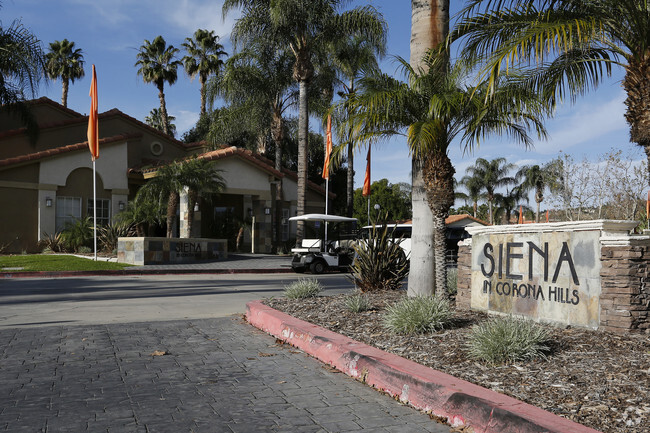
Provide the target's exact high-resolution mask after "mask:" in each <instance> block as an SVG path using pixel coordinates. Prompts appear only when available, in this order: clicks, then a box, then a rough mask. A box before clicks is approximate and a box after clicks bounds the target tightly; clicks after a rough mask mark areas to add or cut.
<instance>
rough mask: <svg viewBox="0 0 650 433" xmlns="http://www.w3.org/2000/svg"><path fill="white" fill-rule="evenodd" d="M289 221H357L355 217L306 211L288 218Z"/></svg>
mask: <svg viewBox="0 0 650 433" xmlns="http://www.w3.org/2000/svg"><path fill="white" fill-rule="evenodd" d="M289 221H324V222H330V223H331V222H336V223H339V222H346V221H350V222H352V221H357V219H356V218H349V217H344V216H338V215H325V214H323V213H308V214H305V215H298V216H295V217H291V218H289Z"/></svg>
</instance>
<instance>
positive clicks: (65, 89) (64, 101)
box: [61, 78, 70, 107]
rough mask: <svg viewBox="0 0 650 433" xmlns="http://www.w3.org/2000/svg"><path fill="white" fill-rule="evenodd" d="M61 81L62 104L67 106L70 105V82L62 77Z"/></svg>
mask: <svg viewBox="0 0 650 433" xmlns="http://www.w3.org/2000/svg"><path fill="white" fill-rule="evenodd" d="M61 81H62V86H61V88H62V89H61V105H63V106H64V107H67V106H68V89H69V87H70V82H69V81H68V80H67V79H65V78H62V79H61Z"/></svg>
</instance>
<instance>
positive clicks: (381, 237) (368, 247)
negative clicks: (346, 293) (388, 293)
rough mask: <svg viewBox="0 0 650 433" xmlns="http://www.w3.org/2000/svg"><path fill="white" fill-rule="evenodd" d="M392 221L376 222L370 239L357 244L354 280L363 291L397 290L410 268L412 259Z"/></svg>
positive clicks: (352, 278) (352, 275) (352, 267)
mask: <svg viewBox="0 0 650 433" xmlns="http://www.w3.org/2000/svg"><path fill="white" fill-rule="evenodd" d="M392 234H393V229H389V227H388V225H386V224H384V225H382V226H377V225H375V224H373V226H372V229H371V230H370V232H369V236H368V239H363V240H361V241H360V242H358V243H357V244H356V245H354V251H355V253H356V257H355V259H354V262H353V264H352V266H351V271H352V273H351V277H350V278H351V280H352V281H353V282H354V284H355V286H356V287H357V288H358V289H359V290H360V291H362V292H368V291H373V290H396V289H399V288H400V287H401V286H402V281H403V280H404V278H406V276H407V275H408V272H409V262H408V260H407V259H406V256H405V255H404V251H403V250H402V248H401V247H400V246H399V239H394V238H393V236H392Z"/></svg>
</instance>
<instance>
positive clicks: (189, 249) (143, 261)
mask: <svg viewBox="0 0 650 433" xmlns="http://www.w3.org/2000/svg"><path fill="white" fill-rule="evenodd" d="M227 258H228V241H227V240H226V239H205V238H155V237H128V238H118V241H117V261H118V262H119V263H129V264H132V265H152V264H161V263H187V262H194V261H200V260H223V259H227Z"/></svg>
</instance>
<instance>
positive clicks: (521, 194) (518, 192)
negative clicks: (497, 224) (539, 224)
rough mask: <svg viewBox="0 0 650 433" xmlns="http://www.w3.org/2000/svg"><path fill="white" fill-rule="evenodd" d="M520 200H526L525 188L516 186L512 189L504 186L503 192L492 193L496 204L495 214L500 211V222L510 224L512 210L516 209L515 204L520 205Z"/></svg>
mask: <svg viewBox="0 0 650 433" xmlns="http://www.w3.org/2000/svg"><path fill="white" fill-rule="evenodd" d="M522 200H526V202H528V196H527V195H526V192H525V190H524V189H523V188H520V187H518V186H517V187H514V188H512V189H509V188H506V193H505V194H501V193H495V194H494V203H495V204H496V212H495V214H499V213H501V224H510V217H511V216H512V211H513V210H516V208H517V206H519V205H522ZM526 208H528V206H526Z"/></svg>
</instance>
